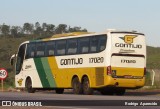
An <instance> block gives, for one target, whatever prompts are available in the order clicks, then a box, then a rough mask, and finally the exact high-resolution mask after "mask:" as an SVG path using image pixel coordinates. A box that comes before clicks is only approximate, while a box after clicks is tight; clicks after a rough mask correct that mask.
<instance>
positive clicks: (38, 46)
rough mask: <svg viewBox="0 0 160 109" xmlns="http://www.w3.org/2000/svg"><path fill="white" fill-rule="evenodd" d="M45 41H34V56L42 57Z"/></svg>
mask: <svg viewBox="0 0 160 109" xmlns="http://www.w3.org/2000/svg"><path fill="white" fill-rule="evenodd" d="M44 53H45V43H43V42H38V43H36V57H43V56H45V54H44Z"/></svg>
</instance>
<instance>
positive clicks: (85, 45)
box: [78, 37, 89, 53]
mask: <svg viewBox="0 0 160 109" xmlns="http://www.w3.org/2000/svg"><path fill="white" fill-rule="evenodd" d="M78 46H79V53H88V52H89V38H88V37H85V38H80V39H79V41H78Z"/></svg>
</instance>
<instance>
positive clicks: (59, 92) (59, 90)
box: [56, 88, 64, 94]
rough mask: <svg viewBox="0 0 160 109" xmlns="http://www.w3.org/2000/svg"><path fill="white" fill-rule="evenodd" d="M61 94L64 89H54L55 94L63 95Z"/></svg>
mask: <svg viewBox="0 0 160 109" xmlns="http://www.w3.org/2000/svg"><path fill="white" fill-rule="evenodd" d="M63 92H64V89H63V88H57V89H56V93H57V94H63Z"/></svg>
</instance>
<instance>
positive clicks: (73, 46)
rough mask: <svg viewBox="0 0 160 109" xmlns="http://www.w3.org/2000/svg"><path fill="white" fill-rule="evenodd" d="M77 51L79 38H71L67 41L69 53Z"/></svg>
mask: <svg viewBox="0 0 160 109" xmlns="http://www.w3.org/2000/svg"><path fill="white" fill-rule="evenodd" d="M76 53H77V39H69V40H68V42H67V54H69V55H71V54H76Z"/></svg>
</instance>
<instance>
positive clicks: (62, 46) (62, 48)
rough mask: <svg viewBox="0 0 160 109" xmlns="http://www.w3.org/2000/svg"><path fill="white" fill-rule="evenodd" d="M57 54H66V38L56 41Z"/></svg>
mask: <svg viewBox="0 0 160 109" xmlns="http://www.w3.org/2000/svg"><path fill="white" fill-rule="evenodd" d="M56 48H57V55H65V52H66V40H59V41H57V42H56Z"/></svg>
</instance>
